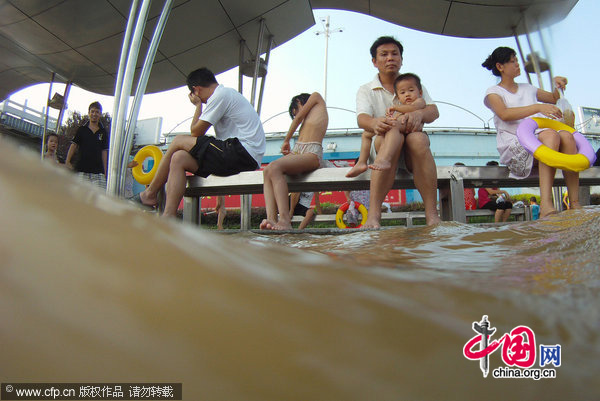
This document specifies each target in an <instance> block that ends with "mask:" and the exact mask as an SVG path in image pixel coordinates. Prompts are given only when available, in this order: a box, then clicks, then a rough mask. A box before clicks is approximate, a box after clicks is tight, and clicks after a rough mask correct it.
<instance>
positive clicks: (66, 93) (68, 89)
mask: <svg viewBox="0 0 600 401" xmlns="http://www.w3.org/2000/svg"><path fill="white" fill-rule="evenodd" d="M71 85H73V82H71V81H69V82H67V85H66V86H65V91H64V92H63V104H62V107H61V108H60V112H59V113H58V120H57V121H56V133H57V134H58V130H59V129H60V124H61V122H62V119H63V117H64V115H65V110H66V109H67V99H68V98H69V93H71Z"/></svg>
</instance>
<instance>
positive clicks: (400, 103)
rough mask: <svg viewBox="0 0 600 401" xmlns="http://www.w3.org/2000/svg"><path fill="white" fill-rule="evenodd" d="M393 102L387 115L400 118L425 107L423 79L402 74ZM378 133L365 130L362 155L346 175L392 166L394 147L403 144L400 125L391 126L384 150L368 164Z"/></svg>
mask: <svg viewBox="0 0 600 401" xmlns="http://www.w3.org/2000/svg"><path fill="white" fill-rule="evenodd" d="M394 91H395V93H396V97H394V102H395V103H396V102H397V103H396V104H393V105H392V106H390V107H389V108H388V109H387V112H386V117H389V118H391V119H393V120H398V119H399V118H400V117H401V116H402V115H403V114H406V113H410V112H412V111H415V110H421V109H424V108H425V106H426V104H425V100H424V99H423V88H422V86H421V79H420V78H419V77H418V76H417V75H415V74H412V73H405V74H400V75H399V76H398V78H396V81H395V82H394ZM375 135H376V134H375V133H374V132H371V131H363V133H362V138H361V145H360V156H359V158H358V161H357V162H356V164H355V165H354V167H352V169H351V170H350V171H349V172H348V174H346V177H356V176H357V175H359V174H361V173H364V172H365V171H367V167H368V168H370V169H373V170H387V169H389V168H391V166H392V157H393V156H394V155H393V153H392V151H393V149H396V148H398V147H399V146H400V145H401V141H402V138H401V137H400V136H401V135H404V134H401V133H400V130H399V129H398V126H394V127H393V128H391V129H390V130H389V131H388V132H387V134H385V136H384V139H383V145H382V146H383V147H382V150H381V151H380V152H379V153H378V154H377V157H376V159H375V161H374V162H373V163H372V164H369V165H367V162H368V161H369V156H370V154H371V143H372V139H373V137H374V136H375Z"/></svg>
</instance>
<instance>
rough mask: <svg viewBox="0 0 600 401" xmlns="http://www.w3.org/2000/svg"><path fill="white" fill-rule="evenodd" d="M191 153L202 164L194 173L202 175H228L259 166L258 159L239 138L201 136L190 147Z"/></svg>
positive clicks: (199, 164)
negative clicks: (221, 138)
mask: <svg viewBox="0 0 600 401" xmlns="http://www.w3.org/2000/svg"><path fill="white" fill-rule="evenodd" d="M190 155H192V157H193V158H194V159H196V161H197V162H198V166H200V167H199V168H198V171H196V172H195V173H194V174H196V175H199V176H200V177H208V176H209V175H211V174H213V175H218V176H221V177H226V176H228V175H234V174H237V173H239V172H242V171H253V170H256V169H257V168H258V164H257V163H256V160H254V158H253V157H252V156H250V154H249V153H248V152H247V151H246V149H244V147H243V146H242V144H241V143H240V140H239V139H237V138H228V139H226V140H224V141H222V140H220V139H217V138H215V137H213V136H206V135H204V136H199V137H198V139H196V144H195V145H194V147H193V148H192V149H190Z"/></svg>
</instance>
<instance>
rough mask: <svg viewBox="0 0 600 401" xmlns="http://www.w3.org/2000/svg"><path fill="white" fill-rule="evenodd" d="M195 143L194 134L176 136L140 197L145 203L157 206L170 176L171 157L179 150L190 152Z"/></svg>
mask: <svg viewBox="0 0 600 401" xmlns="http://www.w3.org/2000/svg"><path fill="white" fill-rule="evenodd" d="M194 145H196V138H195V137H193V136H189V135H177V136H176V137H175V139H174V140H173V142H172V143H171V144H170V145H169V148H168V149H167V152H166V153H165V154H164V156H163V157H162V159H161V161H160V163H159V164H158V169H157V170H156V174H155V175H154V178H153V179H152V182H151V183H150V185H148V186H147V187H146V189H145V190H144V191H143V192H141V193H140V199H141V201H142V203H143V204H144V205H147V206H156V204H157V203H158V197H157V195H158V191H160V189H161V188H162V187H163V186H164V185H165V183H166V182H167V179H168V178H169V169H170V167H171V158H172V157H173V154H174V153H175V152H177V151H179V150H185V151H186V152H188V151H189V150H190V149H192V148H193V147H194ZM184 177H185V173H184Z"/></svg>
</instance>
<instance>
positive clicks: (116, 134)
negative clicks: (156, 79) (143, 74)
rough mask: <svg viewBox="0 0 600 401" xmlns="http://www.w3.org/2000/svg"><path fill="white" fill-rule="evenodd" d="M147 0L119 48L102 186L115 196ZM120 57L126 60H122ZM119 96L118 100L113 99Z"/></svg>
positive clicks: (131, 21) (149, 0) (131, 14)
mask: <svg viewBox="0 0 600 401" xmlns="http://www.w3.org/2000/svg"><path fill="white" fill-rule="evenodd" d="M150 3H151V0H143V2H142V6H141V7H140V10H139V13H137V18H135V30H134V33H133V38H132V41H131V46H126V42H129V40H128V39H129V38H128V37H127V33H126V34H125V38H124V39H123V48H122V51H121V60H120V61H119V74H118V75H121V68H122V67H123V64H124V65H125V70H124V72H123V73H122V77H123V82H122V85H118V80H119V79H118V76H117V85H116V87H115V108H114V110H115V112H114V114H113V124H112V129H111V131H112V132H111V135H110V150H109V162H108V177H107V178H108V183H107V186H106V192H107V193H108V194H109V195H118V191H119V187H118V185H119V179H120V177H119V175H120V174H119V165H120V159H121V157H122V154H123V144H124V143H123V140H124V138H123V136H124V128H125V114H126V112H127V106H128V103H129V96H130V94H131V87H132V84H133V76H134V74H135V65H136V63H137V58H138V54H139V52H140V46H141V44H142V36H143V34H144V28H145V26H146V18H147V17H148V11H149V9H150ZM134 8H136V9H137V1H136V0H134V2H133V3H132V5H131V10H130V13H129V16H130V18H129V19H128V21H127V31H129V30H130V24H133V23H134V18H132V17H133V15H135V13H136V11H137V10H134ZM123 58H125V59H126V60H127V61H126V62H125V63H124V62H123ZM117 97H119V102H118V103H117V101H116V99H117Z"/></svg>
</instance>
